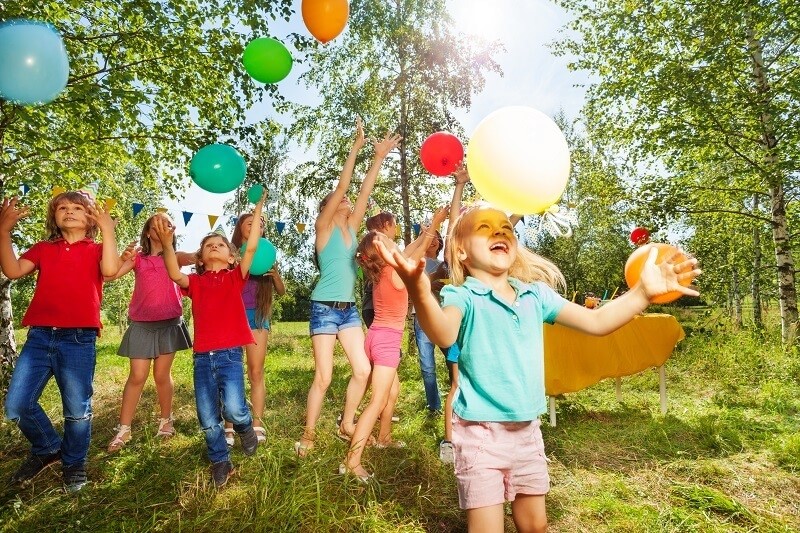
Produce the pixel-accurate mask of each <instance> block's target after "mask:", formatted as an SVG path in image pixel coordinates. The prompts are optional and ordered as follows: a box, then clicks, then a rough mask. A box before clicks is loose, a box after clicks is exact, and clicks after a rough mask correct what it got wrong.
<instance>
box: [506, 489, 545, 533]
mask: <svg viewBox="0 0 800 533" xmlns="http://www.w3.org/2000/svg"><path fill="white" fill-rule="evenodd" d="M511 514H512V516H513V517H514V525H515V526H517V531H520V532H521V533H544V532H545V531H547V512H546V510H545V504H544V495H538V496H532V495H529V494H517V497H516V498H515V499H514V501H513V502H512V503H511Z"/></svg>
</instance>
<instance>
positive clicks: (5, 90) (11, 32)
mask: <svg viewBox="0 0 800 533" xmlns="http://www.w3.org/2000/svg"><path fill="white" fill-rule="evenodd" d="M68 79H69V58H68V57H67V50H66V48H64V41H63V40H62V39H61V35H60V34H59V33H58V32H57V31H56V30H55V28H53V27H52V26H50V25H49V24H46V23H44V22H38V21H32V20H9V21H7V22H5V23H3V24H2V25H0V97H2V98H3V99H5V100H9V101H11V102H14V103H17V104H22V105H40V104H46V103H47V102H50V101H52V100H53V99H54V98H55V97H56V96H58V95H59V94H60V93H61V91H63V90H64V87H66V86H67V80H68Z"/></svg>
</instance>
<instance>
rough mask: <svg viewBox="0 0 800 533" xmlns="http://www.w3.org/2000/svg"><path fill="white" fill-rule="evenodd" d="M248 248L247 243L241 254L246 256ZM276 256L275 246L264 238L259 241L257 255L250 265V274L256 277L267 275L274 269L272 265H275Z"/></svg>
mask: <svg viewBox="0 0 800 533" xmlns="http://www.w3.org/2000/svg"><path fill="white" fill-rule="evenodd" d="M246 248H247V243H244V244H243V245H242V248H241V249H240V250H239V253H241V254H242V255H244V251H245V249H246ZM276 255H277V251H276V250H275V245H274V244H272V243H271V242H269V240H268V239H265V238H264V237H261V238H260V239H258V248H256V253H255V255H253V263H252V264H251V265H250V274H252V275H254V276H261V275H262V274H266V273H267V272H268V271H269V269H270V268H272V265H274V264H275V256H276Z"/></svg>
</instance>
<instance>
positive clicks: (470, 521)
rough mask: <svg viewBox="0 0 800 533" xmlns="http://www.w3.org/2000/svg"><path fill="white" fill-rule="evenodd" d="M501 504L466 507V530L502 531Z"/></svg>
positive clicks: (496, 532) (491, 532) (498, 532)
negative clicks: (474, 507)
mask: <svg viewBox="0 0 800 533" xmlns="http://www.w3.org/2000/svg"><path fill="white" fill-rule="evenodd" d="M503 521H504V518H503V504H502V503H498V504H497V505H489V506H488V507H478V508H477V509H467V531H473V532H476V533H477V532H480V533H503V530H504V529H505V526H504V524H503Z"/></svg>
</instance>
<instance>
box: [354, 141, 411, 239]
mask: <svg viewBox="0 0 800 533" xmlns="http://www.w3.org/2000/svg"><path fill="white" fill-rule="evenodd" d="M401 139H402V137H401V136H399V135H397V134H396V133H387V134H386V135H385V136H384V138H383V139H381V140H380V141H378V142H375V143H373V146H374V148H375V153H374V155H373V156H372V164H371V165H370V166H369V170H367V175H366V176H365V177H364V183H362V184H361V190H360V191H358V198H357V199H356V203H355V205H354V206H353V212H352V213H351V214H350V216H349V217H348V219H347V223H348V224H349V226H350V227H351V228H352V229H353V231H355V232H358V228H359V227H360V226H361V221H362V220H363V219H364V214H365V213H366V212H367V204H368V203H369V195H370V194H372V188H373V187H374V186H375V180H376V179H378V172H379V171H380V169H381V165H382V164H383V160H384V159H386V156H387V155H389V152H391V151H392V150H394V149H395V148H397V145H398V144H400V140H401Z"/></svg>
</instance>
